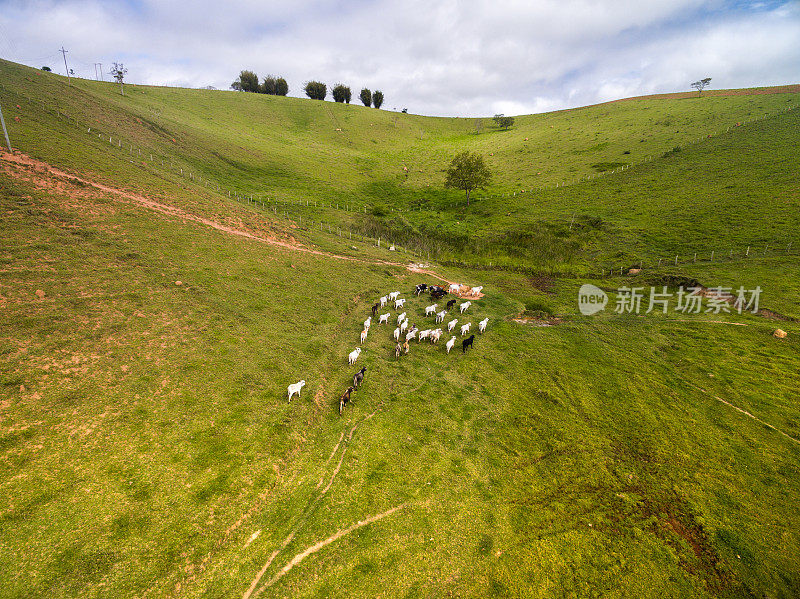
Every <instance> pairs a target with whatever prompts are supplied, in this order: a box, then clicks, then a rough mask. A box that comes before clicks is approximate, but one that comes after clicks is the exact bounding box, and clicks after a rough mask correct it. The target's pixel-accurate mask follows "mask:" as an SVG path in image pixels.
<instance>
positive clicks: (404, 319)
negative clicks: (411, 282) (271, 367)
mask: <svg viewBox="0 0 800 599" xmlns="http://www.w3.org/2000/svg"><path fill="white" fill-rule="evenodd" d="M461 287H462V286H461V285H458V284H456V283H453V284H451V285H450V288H449V291H446V290H445V289H444V288H443V287H440V286H439V285H427V284H425V283H420V284H419V285H417V286H416V288H415V290H414V295H416V296H420V295H422V294H423V293H425V292H428V293H430V295H431V297H432V298H433V299H434V300H440V299H442V298H443V297H445V296H446V295H448V293H459V292H460V290H461ZM482 290H483V286H481V287H471V288H470V289H469V292H468V293H471V294H474V295H477V294H479V293H480V292H481V291H482ZM399 296H400V292H399V291H393V292H392V293H389V294H387V295H385V296H383V297H381V298H380V299H379V300H378V301H377V302H375V305H374V306H372V314H371V315H370V316H368V317H367V320H365V321H364V330H363V331H361V344H362V345H363V344H364V341H366V339H367V335H368V333H369V330H370V327H371V326H372V319H373V318H374V317H375V316H377V317H378V324H379V325H381V324H389V318H390V316H391V312H386V313H384V314H378V310H380V309H382V308H383V307H384V306H386V304H387V303H389V302H394V308H395V310H402V309H404V306H405V303H406V300H405V299H404V298H400V297H399ZM456 304H457V300H456V299H451V300H449V301H448V302H447V304H446V306H445V308H443V309H442V310H439V305H438V304H437V303H434V304H432V305H430V306H427V307H426V308H425V318H428V317H430V316H434V318H435V324H439V323H444V319H445V317H446V316H447V312H448V310H450V309H451V308H453V306H455V305H456ZM471 305H472V302H471V301H466V302H462V303H461V304H460V305H459V306H458V309H459V311H460V314H464V312H466V311H467V310H468V309H469V307H470V306H471ZM488 322H489V318H488V317H487V318H484V319H483V320H481V321H480V322H479V323H478V332H479V333H483V332H484V331H485V330H486V325H487V324H488ZM457 324H458V318H454V319H453V320H451V321H450V322H448V323H447V332H448V333H450V332H452V330H453V329H454V328H455V327H456V325H457ZM471 326H472V323H471V322H469V323H466V324H462V325H461V328H460V331H461V336H462V337H464V336H465V335H466V334H467V333H469V332H470V328H471ZM442 333H443V331H442V329H441V328H436V329H425V330H420V329H419V328H417V325H416V324H413V323H411V324H409V320H408V314H407V312H402V313H401V314H399V315H398V316H397V327H396V328H395V330H394V333H393V338H394V340H395V342H396V345H395V357H396V358H399V357H400V356H401V355H404V354H408V353H409V351H410V350H411V346H410V345H409V341H411V340H412V339H416V340H417V343H420V342H421V341H422V340H423V339H427V340H429V341H430V342H431V344H435V343H437V342H438V341H439V338H440V337H441V335H442ZM401 337H404V339H403V341H402V343H401ZM474 341H475V335H474V334H472V335H470V336H469V337H468V338H466V339H464V340H463V341H462V342H461V353H466V351H467V349H469V348H471V347H472V345H473V343H474ZM455 343H456V336H455V335H453V336H452V337H451V338H450V340H449V341H448V342H447V343H446V344H445V347H446V348H447V353H448V354H449V353H450V350H451V349H453V346H454V345H455ZM360 355H361V348H360V347H356V348H355V349H354V350H353V351H352V352H350V354H349V355H348V356H347V363H348V364H350V365H353V364H355V363H356V360H358V357H359V356H360ZM366 371H367V367H366V366H364V367H363V368H361V370H359V371H358V372H357V373H356V374H355V375H354V376H353V384H352V385H351V386H349V387H348V388H347V390H345V392H344V393H343V394H342V396H341V397H340V399H339V414H341V413H342V410H343V409H344V407H345V405H347V404H348V403H349V402H350V395H351V393H353V391H355V390H356V389H358V387H359V385H360V384H361V383H362V382H363V380H364V375H365V373H366ZM305 384H306V382H305V381H304V380H302V381H299V382H297V383H295V384H293V385H289V388H288V392H289V401H291V399H292V396H293V395H295V394H297V397H298V398H299V397H300V389H302V388H303V386H304V385H305Z"/></svg>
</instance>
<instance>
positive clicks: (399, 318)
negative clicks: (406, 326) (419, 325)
mask: <svg viewBox="0 0 800 599" xmlns="http://www.w3.org/2000/svg"><path fill="white" fill-rule="evenodd" d="M405 319H406V313H405V312H403V313H402V314H400V315H399V316H398V317H397V324H402V323H403V321H404V320H405Z"/></svg>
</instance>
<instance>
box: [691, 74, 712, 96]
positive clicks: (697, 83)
mask: <svg viewBox="0 0 800 599" xmlns="http://www.w3.org/2000/svg"><path fill="white" fill-rule="evenodd" d="M709 83H711V77H706V78H705V79H701V80H700V81H695V82H694V83H692V87H693V88H695V89H696V90H697V97H698V98H699V97H700V94H702V93H703V90H704V89H705V88H706V87H708V84H709Z"/></svg>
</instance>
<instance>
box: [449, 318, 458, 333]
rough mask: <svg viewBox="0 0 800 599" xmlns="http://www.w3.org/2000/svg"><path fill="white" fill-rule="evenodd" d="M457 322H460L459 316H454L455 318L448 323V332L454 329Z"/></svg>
mask: <svg viewBox="0 0 800 599" xmlns="http://www.w3.org/2000/svg"><path fill="white" fill-rule="evenodd" d="M457 324H458V318H454V319H453V320H451V321H450V322H448V323H447V332H448V333H449V332H450V331H452V330H453V329H454V328H456V325H457Z"/></svg>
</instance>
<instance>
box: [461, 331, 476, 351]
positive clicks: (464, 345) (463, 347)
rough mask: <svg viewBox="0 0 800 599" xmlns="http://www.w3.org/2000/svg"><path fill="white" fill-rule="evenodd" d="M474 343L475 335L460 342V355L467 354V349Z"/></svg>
mask: <svg viewBox="0 0 800 599" xmlns="http://www.w3.org/2000/svg"><path fill="white" fill-rule="evenodd" d="M473 341H475V335H470V336H469V337H467V338H466V339H464V341H462V342H461V353H462V354H465V353H467V348H468V347H472V342H473Z"/></svg>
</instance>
